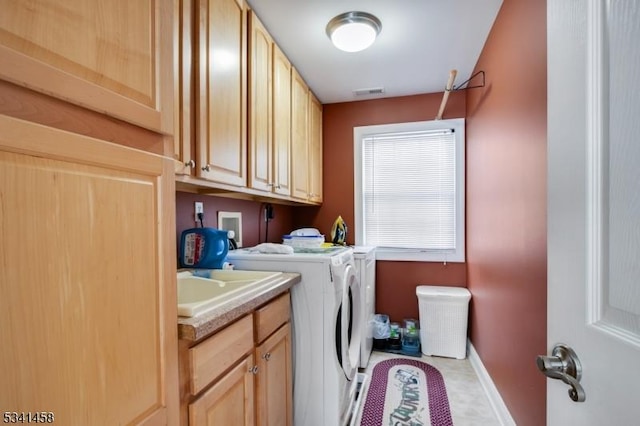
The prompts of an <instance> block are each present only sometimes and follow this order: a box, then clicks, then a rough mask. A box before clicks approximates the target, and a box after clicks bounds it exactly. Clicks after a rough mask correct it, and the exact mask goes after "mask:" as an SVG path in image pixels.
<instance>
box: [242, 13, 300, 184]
mask: <svg viewBox="0 0 640 426" xmlns="http://www.w3.org/2000/svg"><path fill="white" fill-rule="evenodd" d="M249 59H250V60H249V187H251V188H253V189H258V190H262V191H267V192H273V193H276V194H281V195H290V192H291V189H290V183H289V182H290V178H289V173H290V171H289V164H290V157H291V64H290V63H289V60H288V59H287V57H286V56H285V55H284V54H283V53H282V51H281V50H280V49H279V48H278V46H277V45H276V44H275V43H274V42H273V40H272V38H271V36H270V35H269V33H268V32H267V30H266V29H265V28H264V26H263V25H262V23H261V22H260V20H259V19H258V17H257V16H256V15H255V13H253V12H251V13H250V18H249Z"/></svg>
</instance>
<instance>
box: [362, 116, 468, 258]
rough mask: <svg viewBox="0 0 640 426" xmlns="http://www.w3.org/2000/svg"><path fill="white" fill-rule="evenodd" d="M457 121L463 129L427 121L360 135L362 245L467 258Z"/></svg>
mask: <svg viewBox="0 0 640 426" xmlns="http://www.w3.org/2000/svg"><path fill="white" fill-rule="evenodd" d="M447 121H454V120H447ZM458 121H461V122H462V131H460V126H456V127H458V131H456V128H455V127H454V126H449V127H447V126H446V124H440V126H439V128H433V127H434V125H433V123H434V122H429V123H432V125H430V126H425V127H427V128H425V129H418V130H415V129H412V130H401V131H384V132H371V133H368V134H364V135H362V136H361V139H360V149H361V152H360V155H361V159H360V161H361V171H360V173H361V175H360V179H357V181H358V180H359V185H360V188H356V191H360V197H361V198H360V200H358V199H356V203H358V201H359V202H360V203H361V205H360V206H359V207H360V217H359V218H358V217H357V218H356V226H360V227H362V228H361V229H360V231H361V232H358V234H359V235H360V236H361V241H359V242H357V243H358V244H364V245H373V246H378V247H379V249H378V251H379V252H380V249H385V248H386V249H388V251H391V252H393V251H394V250H395V251H396V252H398V251H400V252H402V251H404V252H405V257H406V253H407V252H415V253H426V254H427V257H428V259H424V256H420V255H418V256H417V257H415V256H414V257H412V256H409V258H406V259H404V258H402V255H401V256H400V258H398V257H397V256H396V257H394V259H398V260H445V261H446V260H452V261H456V260H457V261H462V260H464V240H463V238H460V237H461V236H463V235H464V215H463V211H460V209H464V202H463V200H464V194H461V193H460V191H463V190H464V182H463V181H464V173H463V170H459V168H460V167H462V168H464V162H463V161H464V160H463V158H464V156H463V155H462V154H463V153H461V152H458V150H460V149H464V148H463V147H464V144H463V143H460V138H464V130H463V129H464V127H463V126H464V122H463V120H458ZM435 123H436V125H437V123H438V122H435ZM388 127H389V126H385V127H384V130H388ZM414 127H415V126H414ZM461 158H462V161H461V160H460V159H461ZM356 167H357V166H356ZM460 181H462V182H460ZM356 210H358V209H356ZM356 216H358V214H356ZM460 232H462V235H460Z"/></svg>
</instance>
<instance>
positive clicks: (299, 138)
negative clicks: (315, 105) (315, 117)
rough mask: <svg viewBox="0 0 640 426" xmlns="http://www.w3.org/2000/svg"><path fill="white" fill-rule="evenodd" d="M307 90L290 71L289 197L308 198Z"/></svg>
mask: <svg viewBox="0 0 640 426" xmlns="http://www.w3.org/2000/svg"><path fill="white" fill-rule="evenodd" d="M308 162H309V88H308V87H307V83H305V81H304V80H303V79H302V77H301V76H300V74H299V73H298V71H297V70H296V69H295V68H292V69H291V196H292V197H293V198H297V199H301V200H307V199H308V198H309V169H308Z"/></svg>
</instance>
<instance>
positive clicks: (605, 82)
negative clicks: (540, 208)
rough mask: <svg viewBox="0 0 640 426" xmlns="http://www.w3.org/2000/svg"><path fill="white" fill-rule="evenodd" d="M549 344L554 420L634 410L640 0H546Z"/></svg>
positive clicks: (615, 419)
mask: <svg viewBox="0 0 640 426" xmlns="http://www.w3.org/2000/svg"><path fill="white" fill-rule="evenodd" d="M547 19H548V22H547V35H548V39H547V45H548V143H549V146H548V154H549V157H548V182H547V184H548V286H549V287H548V335H547V337H548V350H549V352H551V350H552V348H553V347H554V345H555V344H556V343H565V344H567V345H568V346H570V347H571V348H573V350H574V351H575V352H576V353H577V355H578V357H579V359H580V361H581V363H582V380H581V382H580V384H581V385H582V386H583V388H584V392H585V396H586V400H585V402H573V401H572V400H571V399H570V398H569V396H568V395H567V390H568V389H569V386H568V385H567V384H565V383H563V382H561V381H560V380H551V379H548V382H547V420H548V424H549V425H551V426H554V425H598V426H599V425H616V426H624V425H637V424H638V422H639V421H640V399H639V395H640V44H639V41H640V2H638V1H635V0H608V1H607V0H548V2H547Z"/></svg>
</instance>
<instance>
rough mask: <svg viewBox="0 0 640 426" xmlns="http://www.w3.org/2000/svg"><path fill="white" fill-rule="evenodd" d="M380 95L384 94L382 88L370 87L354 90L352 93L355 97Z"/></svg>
mask: <svg viewBox="0 0 640 426" xmlns="http://www.w3.org/2000/svg"><path fill="white" fill-rule="evenodd" d="M381 93H384V87H371V88H369V89H356V90H354V91H353V94H354V95H356V96H363V95H379V94H381Z"/></svg>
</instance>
